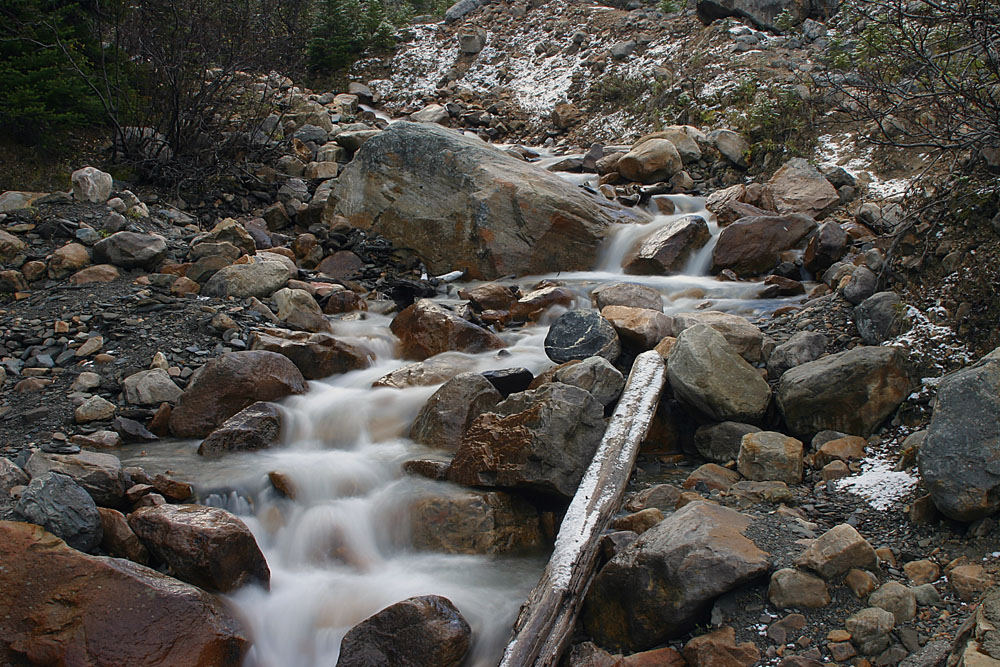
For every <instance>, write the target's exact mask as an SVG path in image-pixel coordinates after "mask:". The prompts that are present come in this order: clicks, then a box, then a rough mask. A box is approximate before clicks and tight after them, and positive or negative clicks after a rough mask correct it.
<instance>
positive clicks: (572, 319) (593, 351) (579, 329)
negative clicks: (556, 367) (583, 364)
mask: <svg viewBox="0 0 1000 667" xmlns="http://www.w3.org/2000/svg"><path fill="white" fill-rule="evenodd" d="M545 354H546V355H547V356H548V358H549V359H551V360H552V361H554V362H556V363H559V364H561V363H564V362H567V361H572V360H574V359H586V358H587V357H603V358H605V359H607V360H608V361H611V362H614V361H615V360H616V359H617V358H618V355H619V354H621V342H620V341H619V339H618V334H617V333H616V332H615V329H614V327H613V326H611V323H610V322H608V321H607V320H606V319H604V318H603V317H601V315H600V313H598V312H597V311H594V310H571V311H569V312H567V313H564V314H563V315H561V316H560V317H559V319H557V320H556V321H555V322H553V323H552V326H550V327H549V332H548V333H547V334H546V335H545Z"/></svg>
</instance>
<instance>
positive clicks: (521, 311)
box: [510, 286, 575, 321]
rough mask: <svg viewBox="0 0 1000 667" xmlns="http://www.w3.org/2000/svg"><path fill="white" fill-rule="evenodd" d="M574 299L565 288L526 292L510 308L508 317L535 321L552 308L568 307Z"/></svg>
mask: <svg viewBox="0 0 1000 667" xmlns="http://www.w3.org/2000/svg"><path fill="white" fill-rule="evenodd" d="M574 298H575V296H574V294H573V292H571V291H569V290H568V289H566V288H565V287H557V286H549V287H543V288H541V289H536V290H532V291H531V292H528V293H527V294H525V295H524V296H522V297H521V298H519V299H518V300H517V301H515V302H514V303H513V304H511V306H510V315H511V318H512V319H514V320H519V321H527V320H537V319H538V317H539V316H540V315H541V314H542V313H544V312H545V311H546V310H548V309H549V308H551V307H552V306H566V307H569V306H570V305H572V303H573V299H574Z"/></svg>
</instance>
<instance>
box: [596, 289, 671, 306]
mask: <svg viewBox="0 0 1000 667" xmlns="http://www.w3.org/2000/svg"><path fill="white" fill-rule="evenodd" d="M590 297H591V299H592V300H593V302H594V305H595V306H597V309H598V310H604V308H605V306H628V307H630V308H647V309H649V310H658V311H661V312H662V311H663V295H662V294H660V292H658V291H657V290H655V289H653V288H652V287H647V286H646V285H640V284H638V283H607V284H604V285H601V286H600V287H596V288H594V291H593V292H591V293H590Z"/></svg>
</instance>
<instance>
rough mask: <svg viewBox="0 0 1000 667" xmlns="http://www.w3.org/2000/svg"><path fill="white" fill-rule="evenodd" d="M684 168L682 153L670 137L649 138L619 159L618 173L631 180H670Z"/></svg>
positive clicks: (645, 181)
mask: <svg viewBox="0 0 1000 667" xmlns="http://www.w3.org/2000/svg"><path fill="white" fill-rule="evenodd" d="M683 168H684V163H683V161H682V160H681V155H680V153H678V152H677V148H676V147H675V146H674V144H673V143H672V142H671V141H670V140H669V139H663V138H657V139H647V140H646V141H643V142H642V143H640V144H637V145H636V146H635V147H634V148H632V150H630V151H629V152H628V153H626V154H625V155H623V156H622V157H621V159H620V160H618V173H619V174H621V175H622V176H623V177H624V178H627V179H628V180H630V181H639V182H640V183H656V182H657V181H666V180H669V179H670V177H671V176H673V175H674V174H676V173H677V172H679V171H680V170H681V169H683Z"/></svg>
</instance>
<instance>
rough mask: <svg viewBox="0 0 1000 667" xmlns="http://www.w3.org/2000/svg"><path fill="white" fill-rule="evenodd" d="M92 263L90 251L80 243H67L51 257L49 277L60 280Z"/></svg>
mask: <svg viewBox="0 0 1000 667" xmlns="http://www.w3.org/2000/svg"><path fill="white" fill-rule="evenodd" d="M88 264H90V253H89V252H87V249H86V248H85V247H84V246H82V245H80V244H79V243H67V244H66V245H64V246H63V247H61V248H59V249H57V250H56V251H55V252H53V253H52V255H51V256H50V257H49V263H48V269H47V270H48V274H49V278H52V279H53V280H59V279H60V278H65V277H66V276H68V275H69V274H71V273H75V272H76V271H78V270H79V269H82V268H83V267H85V266H87V265H88Z"/></svg>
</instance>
